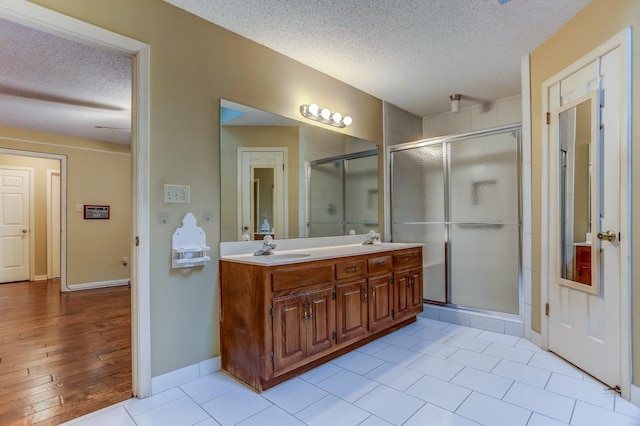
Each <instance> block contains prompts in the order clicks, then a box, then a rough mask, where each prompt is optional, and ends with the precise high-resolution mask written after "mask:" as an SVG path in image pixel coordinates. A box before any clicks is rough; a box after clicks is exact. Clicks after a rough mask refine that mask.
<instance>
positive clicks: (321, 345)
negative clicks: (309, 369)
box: [305, 287, 336, 356]
mask: <svg viewBox="0 0 640 426" xmlns="http://www.w3.org/2000/svg"><path fill="white" fill-rule="evenodd" d="M305 298H306V301H305V305H306V312H305V315H306V318H305V322H306V324H305V328H306V330H305V331H306V334H307V347H306V350H307V356H310V355H314V354H317V353H319V352H322V351H324V350H327V349H330V348H331V347H332V346H333V345H334V340H333V333H334V331H335V330H336V315H335V312H336V309H335V301H334V300H333V288H332V287H328V288H324V289H321V290H318V291H314V292H311V293H308V294H307V295H306V296H305Z"/></svg>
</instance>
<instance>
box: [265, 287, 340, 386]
mask: <svg viewBox="0 0 640 426" xmlns="http://www.w3.org/2000/svg"><path fill="white" fill-rule="evenodd" d="M334 312H335V307H334V299H333V287H324V288H320V289H317V290H311V291H307V292H304V293H302V294H295V295H290V296H282V297H275V298H274V299H273V337H274V341H273V353H274V356H273V368H274V373H275V374H279V373H281V372H284V371H287V370H289V369H291V367H292V366H294V365H295V364H296V363H299V362H300V361H301V360H304V359H306V358H308V357H309V356H311V355H315V354H317V353H320V352H322V351H325V350H327V349H331V347H332V346H333V345H334V340H333V331H334V330H335V315H334Z"/></svg>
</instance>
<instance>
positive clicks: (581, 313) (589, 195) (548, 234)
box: [541, 32, 631, 398]
mask: <svg viewBox="0 0 640 426" xmlns="http://www.w3.org/2000/svg"><path fill="white" fill-rule="evenodd" d="M629 34H630V33H629V32H623V33H621V34H619V35H618V36H616V37H614V38H613V39H611V40H610V41H609V42H607V43H605V44H604V45H602V46H600V47H599V48H597V49H596V50H595V51H594V52H592V53H590V54H589V55H588V56H586V57H584V58H582V59H580V60H579V61H577V62H576V63H574V64H573V65H572V66H570V67H569V68H568V69H566V70H564V71H562V72H560V73H559V74H558V75H556V76H554V77H552V78H551V79H549V80H547V81H546V82H545V83H543V89H542V95H543V102H542V104H543V105H544V106H545V107H546V108H547V111H549V112H548V117H549V121H548V123H549V124H548V125H546V124H544V127H545V128H544V129H543V132H542V133H543V167H544V168H546V172H545V170H543V176H544V182H543V186H542V187H543V188H544V191H543V196H542V202H543V217H542V227H541V229H542V230H543V235H542V236H541V238H542V241H548V244H545V245H543V253H542V274H541V276H542V277H543V279H546V280H547V284H546V285H544V283H543V285H542V300H543V302H544V301H546V302H547V304H546V308H545V313H546V317H543V318H545V319H546V321H543V338H544V337H546V343H547V347H548V349H549V350H550V351H552V352H554V353H556V354H558V355H559V356H561V357H563V358H565V359H567V360H568V361H570V362H571V363H573V364H575V365H576V366H578V367H580V368H581V369H583V370H584V371H586V372H587V373H589V374H590V375H592V376H594V377H595V378H597V379H598V380H600V381H602V382H603V383H605V384H607V385H609V386H610V387H611V388H612V389H616V390H618V391H620V392H621V393H622V395H623V396H624V397H625V398H628V397H629V391H630V377H631V376H630V360H629V355H628V353H629V347H630V327H631V325H630V322H629V321H630V316H629V310H628V304H629V303H628V300H629V297H630V281H629V275H628V271H629V268H628V266H629V265H628V260H627V259H628V258H630V256H629V250H630V245H629V244H628V240H629V238H628V236H629V230H630V227H629V221H630V217H629V214H628V206H629V198H628V197H629V195H628V194H629V192H628V190H627V189H628V188H629V187H630V186H629V185H630V181H629V176H630V173H629V172H630V171H629V170H628V163H627V161H626V159H627V158H628V155H629V146H630V145H629V135H628V134H627V123H628V120H629V119H630V118H629V112H628V111H627V105H628V102H627V101H626V99H628V97H629V96H630V94H629V89H630V88H629V87H627V85H626V82H627V81H628V79H627V77H626V73H627V72H628V71H627V70H628V69H629V68H628V63H629V62H628V61H629V56H628V49H627V46H628V43H630V38H629ZM547 188H548V189H547ZM545 334H546V336H545Z"/></svg>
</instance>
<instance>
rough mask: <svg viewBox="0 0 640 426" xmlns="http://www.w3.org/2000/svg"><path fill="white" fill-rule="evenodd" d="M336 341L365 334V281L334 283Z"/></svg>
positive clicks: (366, 317)
mask: <svg viewBox="0 0 640 426" xmlns="http://www.w3.org/2000/svg"><path fill="white" fill-rule="evenodd" d="M336 294H337V301H336V302H337V306H336V316H337V323H338V324H337V342H338V343H343V342H346V341H349V340H351V339H356V338H359V337H360V336H364V335H365V334H367V328H368V322H369V321H368V318H369V313H368V310H367V306H368V305H367V281H366V280H359V281H356V282H351V283H345V284H338V285H336Z"/></svg>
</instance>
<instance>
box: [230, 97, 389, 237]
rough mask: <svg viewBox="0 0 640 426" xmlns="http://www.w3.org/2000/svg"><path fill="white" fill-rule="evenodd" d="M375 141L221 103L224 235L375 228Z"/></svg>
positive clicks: (334, 232) (310, 233)
mask: <svg viewBox="0 0 640 426" xmlns="http://www.w3.org/2000/svg"><path fill="white" fill-rule="evenodd" d="M377 152H378V150H377V145H376V144H375V143H373V142H370V141H365V140H362V139H358V138H354V137H351V136H346V135H343V134H340V133H337V132H334V131H331V130H326V129H323V128H320V127H318V126H313V125H307V124H305V123H303V122H298V121H296V120H290V119H286V118H284V117H280V116H277V115H275V114H271V113H268V112H265V111H261V110H257V109H255V108H251V107H248V106H246V105H241V104H238V103H234V102H231V101H227V100H221V104H220V173H221V209H222V211H221V238H220V239H221V241H239V240H257V239H262V238H264V236H266V235H272V236H273V237H274V238H276V239H277V238H300V237H318V236H334V235H344V234H348V233H349V232H350V231H353V232H355V233H357V234H363V233H367V232H368V231H369V230H370V229H375V230H378V156H377Z"/></svg>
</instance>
